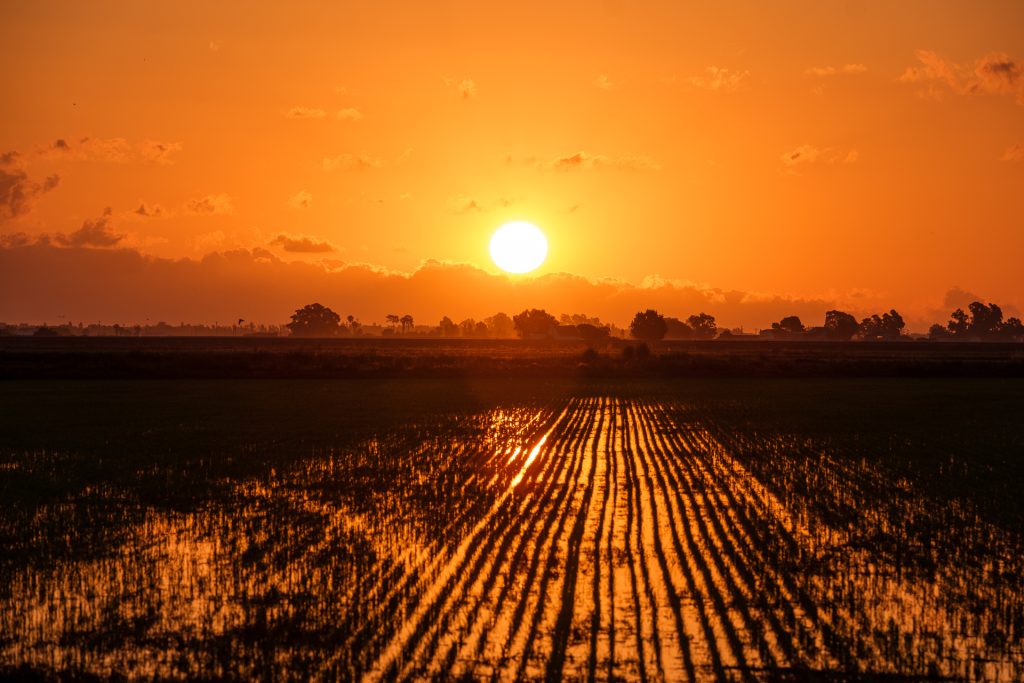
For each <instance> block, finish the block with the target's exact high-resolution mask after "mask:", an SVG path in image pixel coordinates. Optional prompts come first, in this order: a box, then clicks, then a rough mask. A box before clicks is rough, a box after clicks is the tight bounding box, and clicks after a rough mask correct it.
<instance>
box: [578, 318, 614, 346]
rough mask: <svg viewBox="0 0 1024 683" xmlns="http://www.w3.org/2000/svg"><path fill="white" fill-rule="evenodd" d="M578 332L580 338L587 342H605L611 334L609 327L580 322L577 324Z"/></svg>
mask: <svg viewBox="0 0 1024 683" xmlns="http://www.w3.org/2000/svg"><path fill="white" fill-rule="evenodd" d="M576 332H578V333H579V335H580V339H582V340H583V341H585V342H586V343H587V344H603V343H605V342H607V341H608V338H609V337H610V336H611V335H610V332H609V330H608V328H607V327H604V326H601V327H598V326H597V325H591V324H590V323H580V324H579V325H577V326H576Z"/></svg>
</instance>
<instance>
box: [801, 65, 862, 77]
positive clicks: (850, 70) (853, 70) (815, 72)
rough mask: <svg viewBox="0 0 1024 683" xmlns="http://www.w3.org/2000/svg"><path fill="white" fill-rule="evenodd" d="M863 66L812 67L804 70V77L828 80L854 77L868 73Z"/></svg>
mask: <svg viewBox="0 0 1024 683" xmlns="http://www.w3.org/2000/svg"><path fill="white" fill-rule="evenodd" d="M867 70H868V68H867V67H866V66H864V65H863V64H844V65H843V66H812V67H809V68H807V69H805V70H804V76H814V77H817V78H828V77H830V76H854V75H857V74H862V73H865V72H867Z"/></svg>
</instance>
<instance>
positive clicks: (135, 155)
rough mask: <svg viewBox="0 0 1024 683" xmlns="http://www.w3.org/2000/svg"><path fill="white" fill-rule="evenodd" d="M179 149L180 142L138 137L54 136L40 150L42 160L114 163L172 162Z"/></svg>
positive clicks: (163, 163) (167, 163) (164, 163)
mask: <svg viewBox="0 0 1024 683" xmlns="http://www.w3.org/2000/svg"><path fill="white" fill-rule="evenodd" d="M181 149H182V146H181V143H180V142H160V141H158V140H140V141H138V142H129V141H128V140H126V139H124V138H81V139H79V140H78V141H77V142H75V141H71V142H69V141H68V140H66V139H64V138H58V139H57V140H55V141H54V143H53V144H52V145H50V146H49V147H47V148H46V149H43V150H41V151H40V156H42V157H43V158H46V159H56V160H68V161H91V162H103V163H114V164H131V163H143V164H161V165H169V164H173V163H174V160H173V159H172V158H171V157H172V156H173V155H174V154H177V153H178V152H180V151H181Z"/></svg>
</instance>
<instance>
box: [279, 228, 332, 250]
mask: <svg viewBox="0 0 1024 683" xmlns="http://www.w3.org/2000/svg"><path fill="white" fill-rule="evenodd" d="M270 244H271V245H272V246H275V247H281V248H282V249H283V250H285V251H290V252H294V253H299V254H322V253H325V252H330V251H337V248H336V247H335V246H334V245H333V244H331V243H330V242H328V241H326V240H318V239H317V238H315V237H310V236H309V235H289V234H288V233H284V232H282V233H279V234H278V235H277V237H275V238H274V239H272V240H271V241H270Z"/></svg>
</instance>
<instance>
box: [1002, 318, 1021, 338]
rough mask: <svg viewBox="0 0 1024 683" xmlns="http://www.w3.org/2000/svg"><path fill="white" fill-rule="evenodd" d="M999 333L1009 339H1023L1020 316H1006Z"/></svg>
mask: <svg viewBox="0 0 1024 683" xmlns="http://www.w3.org/2000/svg"><path fill="white" fill-rule="evenodd" d="M1000 333H1001V334H1002V336H1004V337H1006V339H1008V340H1010V341H1024V323H1021V321H1020V318H1007V319H1006V322H1004V323H1003V326H1002V329H1001V330H1000Z"/></svg>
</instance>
